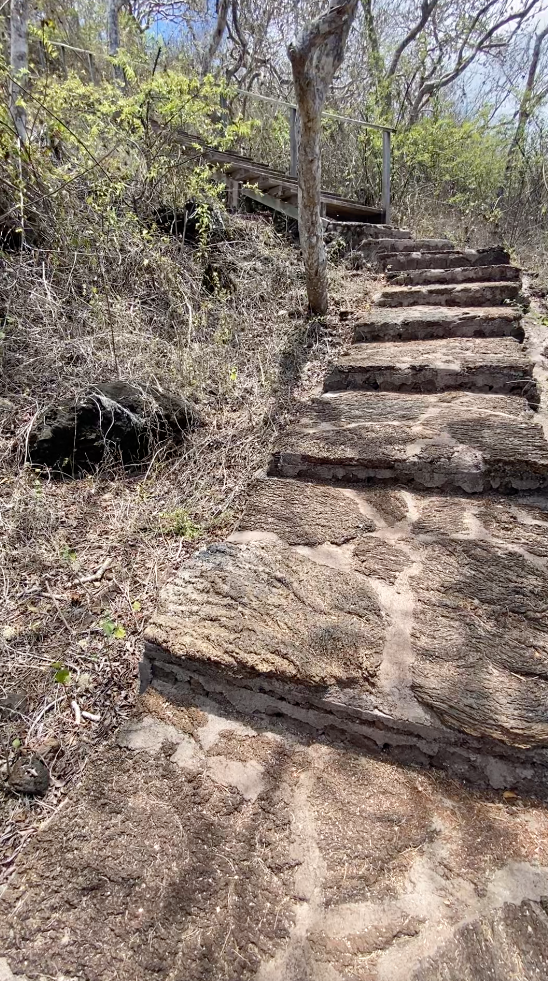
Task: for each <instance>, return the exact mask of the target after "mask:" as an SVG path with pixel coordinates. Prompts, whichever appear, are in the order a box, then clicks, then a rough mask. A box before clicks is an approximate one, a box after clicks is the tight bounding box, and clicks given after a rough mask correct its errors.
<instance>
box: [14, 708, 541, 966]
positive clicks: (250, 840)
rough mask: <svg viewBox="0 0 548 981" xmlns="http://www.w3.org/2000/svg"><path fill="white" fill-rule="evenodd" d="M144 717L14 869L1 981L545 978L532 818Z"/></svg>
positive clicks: (325, 747)
mask: <svg viewBox="0 0 548 981" xmlns="http://www.w3.org/2000/svg"><path fill="white" fill-rule="evenodd" d="M143 710H144V711H146V713H147V715H146V717H145V718H143V720H142V723H139V721H138V720H136V721H135V722H134V723H132V733H131V734H130V736H129V737H126V736H125V734H124V733H123V732H122V734H121V739H120V742H121V743H122V744H123V745H122V746H115V747H110V748H107V749H106V750H105V751H104V753H103V755H102V757H101V758H100V759H99V760H96V761H95V762H93V763H92V764H90V766H88V768H87V770H86V774H85V776H84V780H83V783H82V784H81V786H80V787H79V788H78V791H77V793H75V794H74V796H73V798H72V800H70V801H69V802H68V804H67V806H66V807H65V808H63V809H62V810H61V811H59V812H58V814H57V815H55V817H54V818H53V820H51V821H49V822H47V823H46V825H45V827H44V828H43V830H42V831H41V832H40V833H39V834H38V835H37V836H36V838H35V839H34V840H33V841H31V843H30V845H29V846H28V848H27V849H26V851H25V852H24V853H23V855H22V856H21V860H20V862H19V867H18V871H17V875H16V876H15V877H14V878H13V879H12V881H11V884H10V886H9V888H8V889H7V891H6V892H5V893H4V895H3V896H2V898H1V899H0V950H1V951H2V953H3V955H4V957H5V958H6V960H5V962H4V964H5V965H6V976H7V977H8V978H11V971H13V973H14V975H15V977H19V976H24V978H26V979H28V981H37V979H42V981H45V979H46V978H47V979H55V981H61V979H62V978H63V979H65V981H67V979H76V978H79V979H84V981H156V979H170V981H235V979H238V981H240V979H241V981H301V979H303V981H304V979H308V981H409V979H410V978H413V979H414V981H438V979H442V978H443V979H446V981H510V979H512V981H533V979H534V981H537V979H538V981H540V979H541V978H542V979H543V978H544V977H545V973H543V972H544V967H545V963H546V949H547V946H546V934H545V921H544V919H543V917H542V909H543V900H542V897H543V896H544V895H547V894H548V845H547V842H548V812H547V810H546V809H545V808H543V807H541V806H538V805H535V804H534V803H532V802H530V801H523V802H522V801H520V800H519V799H513V800H511V801H509V802H506V801H505V799H504V798H503V796H502V794H501V793H500V792H492V791H490V792H479V791H477V790H474V789H473V788H470V787H466V788H463V787H462V786H461V784H460V783H459V782H458V781H455V780H450V779H448V778H446V777H444V776H442V775H441V774H439V773H436V772H434V771H426V770H421V769H414V768H412V767H402V766H396V765H393V764H390V763H388V762H386V761H384V760H383V759H381V758H377V759H373V758H370V757H367V756H363V755H361V754H360V753H359V752H356V751H352V750H351V749H350V748H349V747H347V746H346V747H345V746H343V745H342V744H336V743H335V744H332V745H331V744H326V743H325V742H322V741H320V742H317V741H315V742H311V741H310V739H309V737H308V735H307V733H306V730H305V729H303V728H302V727H300V726H299V725H298V724H296V723H290V722H288V723H287V724H284V723H283V722H282V721H281V720H276V719H273V718H269V717H266V716H264V715H262V716H261V715H257V716H255V717H254V718H253V725H252V726H250V725H249V722H248V720H247V719H245V718H244V717H242V716H241V715H239V714H238V713H236V712H231V713H229V714H227V713H225V712H223V711H222V710H221V708H220V707H219V706H218V705H217V703H216V702H215V701H214V700H211V699H209V700H205V699H200V698H198V699H196V697H195V698H194V699H193V700H192V702H191V703H189V708H185V707H179V708H177V707H175V706H173V705H169V704H168V703H165V702H164V701H163V700H162V699H161V698H159V696H158V695H157V694H154V693H152V694H147V695H146V696H145V698H144V700H143ZM140 724H142V725H143V726H144V735H142V736H140V735H139V725H140ZM156 730H157V731H156ZM166 730H167V735H166ZM189 744H190V745H191V746H192V751H193V757H194V761H195V765H194V767H193V768H192V769H189V768H188V766H187V765H186V763H185V759H186V756H187V753H186V750H185V751H184V752H183V753H182V754H181V747H183V748H184V747H187V746H188V745H189ZM133 746H134V747H135V748H132V747H133ZM137 747H138V748H137ZM181 755H182V758H183V761H182V765H181V764H180V763H179V762H178V758H180V757H181ZM220 759H221V760H223V761H224V763H223V764H219V763H218V762H216V761H218V760H220ZM250 773H253V774H254V775H255V780H256V782H255V783H254V784H253V793H251V794H250V791H249V788H250V783H249V774H250ZM257 790H258V793H257V794H256V795H255V791H257ZM491 940H494V941H495V942H494V943H492V942H491ZM517 951H519V956H518V954H517ZM493 965H494V967H493ZM510 965H511V967H512V969H513V972H514V973H511V972H510ZM495 968H496V971H495V973H493V970H494V969H495ZM10 969H11V970H10ZM7 970H10V973H9V974H8V973H7ZM459 970H460V971H461V973H460V974H459ZM474 972H475V973H474ZM497 972H498V973H497ZM505 972H506V973H505ZM535 972H536V973H535Z"/></svg>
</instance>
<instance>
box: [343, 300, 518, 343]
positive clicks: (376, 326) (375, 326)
mask: <svg viewBox="0 0 548 981" xmlns="http://www.w3.org/2000/svg"><path fill="white" fill-rule="evenodd" d="M436 337H516V338H517V339H518V340H520V341H521V340H523V328H522V326H521V313H520V311H519V310H518V309H516V308H513V307H472V308H468V309H465V308H457V307H453V308H451V309H449V308H447V307H431V306H425V307H422V306H416V307H409V308H406V307H374V308H373V309H371V310H369V311H368V312H367V313H366V314H364V316H363V318H360V317H358V318H356V319H355V321H354V341H420V340H426V339H428V338H436Z"/></svg>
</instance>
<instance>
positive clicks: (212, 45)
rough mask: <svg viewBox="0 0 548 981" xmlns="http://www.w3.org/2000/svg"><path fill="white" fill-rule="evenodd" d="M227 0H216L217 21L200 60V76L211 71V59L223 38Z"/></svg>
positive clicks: (226, 15) (226, 17)
mask: <svg viewBox="0 0 548 981" xmlns="http://www.w3.org/2000/svg"><path fill="white" fill-rule="evenodd" d="M228 6H229V0H218V4H217V23H216V24H215V30H214V31H213V34H212V35H211V39H210V42H209V44H208V48H207V51H206V53H205V54H204V57H203V60H202V78H203V77H204V76H205V75H207V74H208V73H209V72H210V71H211V66H212V64H213V59H214V57H215V55H216V54H217V51H218V50H219V45H220V43H221V41H222V40H223V34H224V32H225V29H226V22H227V19H228Z"/></svg>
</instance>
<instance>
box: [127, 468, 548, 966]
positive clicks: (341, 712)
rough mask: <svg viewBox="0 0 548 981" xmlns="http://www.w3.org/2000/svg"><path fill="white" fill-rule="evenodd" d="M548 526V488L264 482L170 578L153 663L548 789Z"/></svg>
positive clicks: (250, 705)
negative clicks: (228, 532) (419, 489)
mask: <svg viewBox="0 0 548 981" xmlns="http://www.w3.org/2000/svg"><path fill="white" fill-rule="evenodd" d="M547 533H548V499H547V498H546V497H544V498H538V497H537V498H536V499H530V498H525V499H523V498H522V499H517V500H516V499H515V498H511V499H510V500H505V499H504V498H500V497H498V498H497V497H493V498H478V497H472V498H470V497H468V498H466V497H462V496H461V497H455V496H441V495H439V494H437V495H436V494H435V495H432V494H428V495H426V494H418V493H413V492H409V491H405V492H401V491H396V490H390V489H383V490H382V491H380V490H378V489H368V488H361V487H353V488H340V487H326V486H322V485H318V484H308V483H306V482H303V481H294V480H291V479H288V480H276V479H268V480H262V481H260V482H258V484H256V485H255V487H254V488H252V491H251V494H250V499H249V505H248V508H247V510H246V513H245V514H244V516H243V519H242V524H241V530H239V531H238V532H236V533H235V534H233V535H232V536H231V540H230V541H229V542H225V543H215V544H213V545H210V546H209V547H208V548H206V549H203V550H202V551H201V552H199V553H198V554H197V555H194V556H192V557H189V558H188V561H186V562H185V563H184V565H183V567H182V568H181V570H180V571H179V573H178V574H177V577H176V578H175V579H174V581H173V582H171V583H169V584H167V585H166V586H165V587H164V588H163V590H162V593H161V597H160V603H159V609H158V611H157V612H156V614H155V615H154V616H153V618H152V620H151V621H150V623H149V625H148V627H147V630H146V634H145V658H146V663H145V674H146V676H147V677H148V679H150V680H151V681H152V684H153V686H154V687H156V688H158V689H159V690H160V691H164V693H165V694H168V695H171V696H172V697H174V698H175V699H176V700H177V697H178V696H179V697H182V699H183V704H188V701H187V699H188V696H189V693H194V696H196V693H198V694H199V695H201V696H202V697H203V695H213V696H214V697H218V698H221V699H225V704H226V705H227V706H229V707H231V708H238V709H240V710H243V711H244V712H246V713H248V717H249V716H253V715H254V714H255V713H260V712H267V713H269V715H271V716H276V715H278V716H284V715H285V716H286V717H289V718H290V719H291V720H292V721H293V723H295V722H296V721H297V720H299V719H300V720H301V721H302V722H304V723H305V724H306V725H307V726H311V727H312V728H313V729H316V730H321V731H322V733H323V734H324V736H325V737H327V734H328V732H330V733H331V734H334V733H336V732H341V731H342V732H344V733H345V734H346V736H347V738H349V739H350V740H352V738H355V739H356V742H357V743H358V745H360V746H361V748H362V750H363V751H365V752H373V753H374V752H375V749H376V747H379V746H382V748H383V750H384V751H387V752H388V753H390V752H391V751H393V752H394V754H395V753H397V752H400V753H401V754H402V755H401V756H400V757H399V758H400V759H401V760H402V761H403V760H404V759H405V758H406V756H405V753H406V752H407V753H408V754H409V755H407V759H408V760H409V761H411V760H412V759H413V755H412V748H413V746H414V749H415V753H416V756H415V759H414V761H415V763H422V765H423V766H424V767H426V768H427V767H428V766H429V765H432V766H434V767H440V766H441V767H446V768H448V769H450V770H451V769H452V777H462V776H465V774H466V775H467V776H469V777H470V778H471V779H473V780H475V781H476V782H481V779H482V776H481V774H482V773H483V780H487V782H490V781H491V780H493V781H494V784H493V785H494V786H497V783H498V786H499V787H500V786H501V784H500V782H498V781H500V780H501V778H504V779H505V780H506V781H508V782H507V783H506V786H510V787H514V786H515V784H514V783H513V780H515V779H517V780H519V781H521V783H522V787H523V790H524V791H527V790H529V792H530V793H531V792H532V793H533V794H536V793H537V792H539V791H540V789H541V786H542V789H543V790H544V792H545V791H546V788H547V775H548V774H547V771H546V766H547V764H548V718H547V715H546V703H547V699H548V623H547V620H546V616H545V606H546V602H545V597H546V595H547V591H548V567H547V564H546V558H547V557H548V547H547V541H548V534H547ZM273 721H274V720H273ZM361 740H362V741H361ZM485 754H493V756H494V757H497V756H498V757H499V765H498V766H497V765H495V759H493V758H491V762H489V760H488V756H487V758H486V755H485ZM500 757H503V758H504V759H505V765H508V766H510V767H512V766H515V769H516V770H517V771H518V772H515V771H514V772H513V773H510V772H509V771H506V770H505V769H504V767H502V761H501V760H500ZM246 758H247V757H246ZM525 762H528V763H529V765H532V766H533V767H534V769H537V765H538V764H541V767H539V769H537V772H536V773H535V772H534V769H533V770H529V769H528V768H527V767H523V763H525ZM520 764H521V765H522V772H521V773H519V770H520ZM501 767H502V769H501ZM542 772H544V776H543V779H541V781H540V782H538V781H539V776H540V774H541V773H542ZM502 785H503V786H504V784H502ZM322 805H323V806H328V801H327V799H325V800H322ZM387 976H388V975H383V977H387ZM401 976H402V977H403V975H401ZM276 977H277V975H276ZM284 977H285V975H284ZM398 977H400V975H398ZM406 977H407V975H406ZM486 981H487V979H486Z"/></svg>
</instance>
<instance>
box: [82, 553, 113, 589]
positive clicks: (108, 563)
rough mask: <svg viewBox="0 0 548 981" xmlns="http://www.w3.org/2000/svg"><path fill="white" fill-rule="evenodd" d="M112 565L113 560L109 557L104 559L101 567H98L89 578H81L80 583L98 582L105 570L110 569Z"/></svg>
mask: <svg viewBox="0 0 548 981" xmlns="http://www.w3.org/2000/svg"><path fill="white" fill-rule="evenodd" d="M113 563H114V560H113V559H111V558H110V557H109V558H106V559H105V560H104V561H103V562H101V565H100V566H99V568H98V569H97V571H96V572H92V573H91V574H90V575H89V576H81V577H80V582H81V583H86V582H99V580H100V579H102V578H103V576H104V574H105V572H106V571H107V569H110V567H111V565H113Z"/></svg>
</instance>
